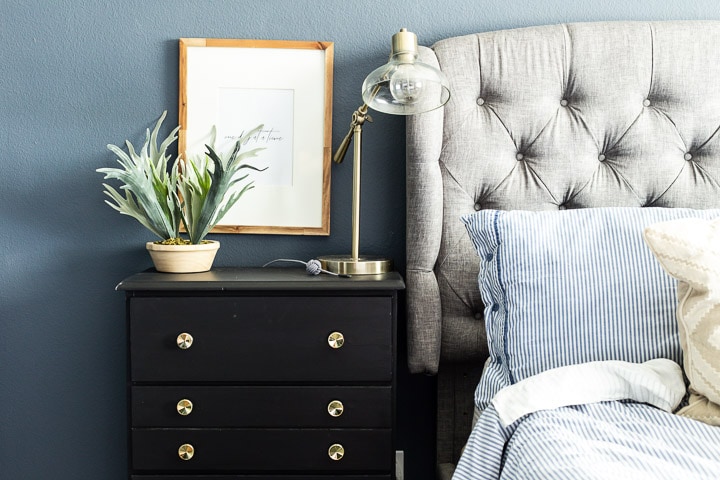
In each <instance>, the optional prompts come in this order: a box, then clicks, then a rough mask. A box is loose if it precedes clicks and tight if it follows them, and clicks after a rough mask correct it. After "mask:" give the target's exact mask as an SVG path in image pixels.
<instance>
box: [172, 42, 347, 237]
mask: <svg viewBox="0 0 720 480" xmlns="http://www.w3.org/2000/svg"><path fill="white" fill-rule="evenodd" d="M332 86H333V43H332V42H305V41H281V40H232V39H210V38H181V39H180V83H179V93H180V98H179V124H180V126H181V127H180V131H179V132H178V149H179V153H180V154H181V155H183V157H185V158H188V157H189V156H194V155H198V154H203V153H204V151H205V144H207V143H208V142H209V141H210V138H211V132H212V131H213V128H214V129H215V146H216V149H219V150H220V151H227V150H229V149H230V148H232V146H233V144H234V143H235V142H236V140H237V139H238V138H240V137H241V136H242V135H243V133H244V132H249V131H251V130H253V129H254V128H255V127H257V126H258V125H263V128H262V129H261V130H260V132H259V133H257V134H255V135H253V136H252V137H251V138H250V139H249V140H248V141H247V144H246V145H245V146H244V148H248V149H249V148H256V147H262V148H263V150H262V151H261V152H260V154H259V155H258V156H257V157H255V158H252V159H250V161H249V163H250V164H252V165H253V166H255V167H258V168H266V167H267V169H266V170H264V171H263V172H255V171H252V172H251V173H250V175H251V177H252V179H253V181H254V188H253V189H252V190H250V191H248V192H246V193H245V195H243V197H242V198H241V199H240V200H239V201H238V202H237V203H236V204H235V205H234V206H233V208H232V209H231V210H230V211H229V212H228V213H227V214H226V215H225V217H224V218H223V220H222V222H221V223H220V224H218V226H217V227H216V228H215V229H213V232H215V233H265V234H288V235H329V233H330V156H331V141H332Z"/></svg>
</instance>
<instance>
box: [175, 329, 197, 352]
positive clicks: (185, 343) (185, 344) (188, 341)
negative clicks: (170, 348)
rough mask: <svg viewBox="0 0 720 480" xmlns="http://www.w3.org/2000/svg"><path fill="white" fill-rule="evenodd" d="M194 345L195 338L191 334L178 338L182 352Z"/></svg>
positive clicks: (178, 344)
mask: <svg viewBox="0 0 720 480" xmlns="http://www.w3.org/2000/svg"><path fill="white" fill-rule="evenodd" d="M192 344H193V337H192V335H190V334H189V333H181V334H180V335H178V336H177V346H178V347H179V348H180V349H181V350H187V349H188V348H190V347H192Z"/></svg>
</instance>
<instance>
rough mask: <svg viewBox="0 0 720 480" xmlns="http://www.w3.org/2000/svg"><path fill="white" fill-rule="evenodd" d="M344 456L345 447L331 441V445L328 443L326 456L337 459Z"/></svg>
mask: <svg viewBox="0 0 720 480" xmlns="http://www.w3.org/2000/svg"><path fill="white" fill-rule="evenodd" d="M344 456H345V449H344V448H343V446H342V445H340V444H339V443H333V444H332V445H330V448H328V457H330V458H331V459H333V460H335V461H338V460H340V459H341V458H343V457H344Z"/></svg>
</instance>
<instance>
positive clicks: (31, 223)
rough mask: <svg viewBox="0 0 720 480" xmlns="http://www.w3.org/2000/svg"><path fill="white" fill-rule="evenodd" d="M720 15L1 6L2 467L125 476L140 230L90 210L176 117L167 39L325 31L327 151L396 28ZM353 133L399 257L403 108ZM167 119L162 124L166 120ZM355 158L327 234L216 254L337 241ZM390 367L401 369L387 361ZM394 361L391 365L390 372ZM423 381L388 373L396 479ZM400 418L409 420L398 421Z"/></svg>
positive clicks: (425, 464)
mask: <svg viewBox="0 0 720 480" xmlns="http://www.w3.org/2000/svg"><path fill="white" fill-rule="evenodd" d="M699 18H715V19H717V18H720V14H719V13H718V9H717V4H716V2H715V1H714V0H696V1H694V2H668V1H666V0H656V1H651V0H638V1H635V2H622V1H613V2H588V1H584V0H581V1H576V2H568V1H565V0H544V1H528V0H525V1H512V0H511V1H508V0H486V1H483V2H471V1H459V0H445V1H443V2H437V1H432V0H416V1H409V0H393V1H386V2H377V1H368V0H355V1H350V2H348V1H345V2H343V1H339V0H313V1H310V0H271V1H253V2H251V1H247V0H206V1H202V0H151V1H147V0H133V1H124V0H117V1H107V0H95V1H92V0H75V1H71V0H55V1H52V2H48V1H38V0H26V1H23V2H12V1H9V0H4V1H3V2H1V3H0V22H1V23H0V171H1V172H2V173H0V212H1V213H2V223H1V224H0V226H1V227H2V228H0V247H2V256H1V257H0V272H2V273H1V274H0V300H1V303H0V477H2V478H7V479H12V480H15V479H49V478H53V479H70V478H72V479H92V480H97V479H104V480H118V479H122V478H124V473H125V462H126V443H125V442H126V437H125V390H124V378H125V330H124V328H125V327H124V316H123V315H124V314H123V308H124V304H123V298H122V295H121V294H119V293H116V292H114V291H113V287H114V286H115V284H116V283H117V282H118V281H119V280H121V279H122V278H124V277H125V276H127V275H130V274H132V273H134V272H137V271H139V270H143V269H145V268H148V267H149V266H150V263H149V259H148V257H147V253H146V252H145V251H144V249H143V245H144V242H145V241H146V240H147V239H148V235H147V234H146V233H145V231H144V230H143V229H142V228H141V227H140V226H139V225H137V224H136V223H134V221H133V220H131V219H129V218H127V217H121V216H119V215H117V214H116V213H115V212H113V211H112V210H110V208H109V207H107V206H106V205H104V204H103V199H104V197H103V195H102V189H101V186H100V183H101V176H100V175H99V174H97V173H95V169H96V168H98V167H102V166H107V165H109V164H111V163H112V162H113V161H114V160H113V157H112V155H111V154H110V153H109V152H108V151H107V150H106V148H105V145H106V144H107V143H116V144H118V143H121V142H123V141H124V139H125V138H130V139H132V140H133V142H135V143H137V142H140V141H141V140H142V138H143V132H144V129H145V128H146V127H148V126H151V123H152V121H153V120H154V119H156V118H157V116H158V115H159V113H160V112H162V111H163V110H164V109H167V110H168V114H169V118H177V94H178V92H177V76H178V64H177V63H178V62H177V57H178V51H177V39H178V38H180V37H227V38H261V39H291V40H326V41H333V42H335V84H334V97H335V102H334V120H333V130H334V135H333V136H334V142H333V143H334V145H337V143H338V142H339V140H340V138H341V136H342V135H344V134H345V132H346V130H347V128H348V125H349V121H350V116H351V114H352V112H353V111H354V110H355V109H356V108H357V107H358V106H359V103H360V97H359V89H360V85H361V83H362V79H363V77H364V76H365V75H366V74H367V73H368V72H370V71H371V70H372V69H373V68H375V67H376V66H378V65H380V64H381V63H384V62H385V60H386V58H387V55H388V52H389V41H390V36H391V35H392V34H393V33H395V32H396V31H397V30H398V29H399V28H400V27H408V28H409V29H410V30H412V31H414V32H416V33H417V34H418V36H419V38H420V43H422V44H425V45H430V44H432V43H433V42H434V41H436V40H438V39H440V38H442V37H445V36H451V35H459V34H465V33H473V32H476V31H484V30H493V29H499V28H510V27H517V26H526V25H535V24H544V23H558V22H565V21H588V20H621V19H628V20H633V19H657V20H663V19H699ZM374 119H375V123H374V124H371V125H370V126H367V127H366V128H365V143H364V145H363V146H364V150H365V151H364V180H363V185H364V192H363V227H362V230H361V231H362V241H361V246H362V250H363V252H364V253H378V254H386V255H389V256H391V257H393V258H394V259H395V261H396V263H397V265H398V267H399V269H400V270H401V271H402V270H403V269H404V240H405V223H404V201H405V200H404V199H405V189H404V168H405V167H404V143H403V140H402V134H403V129H404V122H403V119H402V118H400V117H392V116H388V115H383V114H375V115H374ZM167 123H172V122H166V124H167ZM350 185H351V162H345V163H344V164H342V165H340V166H334V167H333V181H332V213H331V218H332V221H331V231H332V235H331V236H329V237H294V236H292V237H291V236H253V235H234V236H222V237H220V239H221V240H222V244H223V247H222V249H221V250H220V252H219V254H218V258H217V265H221V266H224V265H245V266H257V265H261V264H263V263H264V262H266V261H268V260H271V259H274V258H278V257H291V258H300V259H309V258H312V257H314V256H316V255H319V254H323V253H325V254H327V253H345V252H347V251H348V250H349V246H350V239H349V230H350V227H349V224H350V195H349V191H350V188H351V187H350ZM401 367H402V366H401ZM402 371H403V370H402V368H401V372H402ZM432 387H433V385H432V380H430V379H426V378H424V377H410V376H408V375H406V374H403V375H402V376H401V378H400V398H399V403H398V408H399V411H400V428H401V431H400V439H399V440H400V444H401V447H403V448H404V449H405V450H406V459H407V460H406V461H407V463H408V465H407V467H406V469H407V470H408V478H410V479H412V480H419V479H422V478H430V477H431V472H430V470H431V469H432V455H433V453H432V438H431V437H432V434H433V431H432V430H433V420H432V418H431V406H432V402H433V393H432ZM409 412H413V413H416V414H418V415H419V416H420V419H419V420H411V419H410V414H409Z"/></svg>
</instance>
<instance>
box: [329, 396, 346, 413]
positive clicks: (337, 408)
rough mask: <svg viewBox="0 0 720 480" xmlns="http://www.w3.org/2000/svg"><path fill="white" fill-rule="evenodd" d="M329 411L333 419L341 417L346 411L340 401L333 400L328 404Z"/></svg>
mask: <svg viewBox="0 0 720 480" xmlns="http://www.w3.org/2000/svg"><path fill="white" fill-rule="evenodd" d="M327 411H328V413H329V414H330V416H331V417H339V416H340V415H342V414H343V411H345V406H344V405H343V404H342V402H341V401H340V400H333V401H332V402H330V403H328V406H327Z"/></svg>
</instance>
